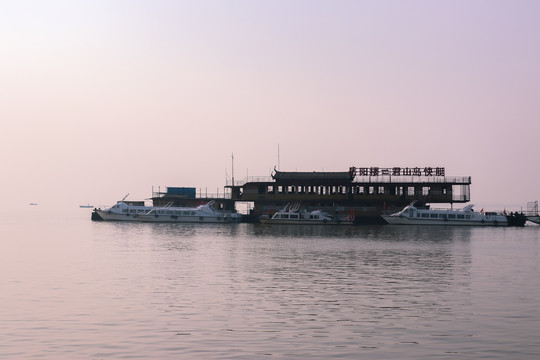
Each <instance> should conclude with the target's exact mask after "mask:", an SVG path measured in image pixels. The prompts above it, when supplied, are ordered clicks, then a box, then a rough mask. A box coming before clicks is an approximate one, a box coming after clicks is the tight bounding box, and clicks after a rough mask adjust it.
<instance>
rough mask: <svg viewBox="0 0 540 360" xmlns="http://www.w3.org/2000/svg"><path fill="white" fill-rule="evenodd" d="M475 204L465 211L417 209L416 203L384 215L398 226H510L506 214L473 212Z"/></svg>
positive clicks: (384, 217) (467, 207) (465, 208)
mask: <svg viewBox="0 0 540 360" xmlns="http://www.w3.org/2000/svg"><path fill="white" fill-rule="evenodd" d="M473 206H474V205H473V204H471V205H467V206H465V207H464V208H463V209H457V210H452V209H429V208H417V207H415V206H414V202H413V203H412V204H410V205H409V206H406V207H405V208H404V209H403V210H401V211H400V212H397V213H395V214H392V215H383V216H382V217H383V219H384V220H386V222H387V223H389V224H397V225H469V226H470V225H475V226H482V225H483V226H485V225H491V226H496V225H503V226H504V225H508V219H507V217H506V215H505V214H501V213H496V212H484V211H483V210H482V211H480V212H477V211H474V210H473Z"/></svg>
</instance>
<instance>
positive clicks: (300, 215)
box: [259, 204, 354, 225]
mask: <svg viewBox="0 0 540 360" xmlns="http://www.w3.org/2000/svg"><path fill="white" fill-rule="evenodd" d="M353 220H354V218H353V217H351V216H342V215H336V216H333V215H330V214H329V213H327V212H324V211H322V210H313V211H306V210H304V211H300V206H299V204H294V205H290V204H287V205H286V206H285V207H284V208H283V209H281V210H279V211H277V212H276V213H274V215H272V217H269V216H266V215H262V216H260V217H259V221H260V222H261V223H263V224H285V225H292V224H311V225H317V224H336V225H351V224H352V223H353Z"/></svg>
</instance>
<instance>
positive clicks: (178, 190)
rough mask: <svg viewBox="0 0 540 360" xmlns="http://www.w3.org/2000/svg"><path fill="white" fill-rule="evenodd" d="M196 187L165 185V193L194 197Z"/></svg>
mask: <svg viewBox="0 0 540 360" xmlns="http://www.w3.org/2000/svg"><path fill="white" fill-rule="evenodd" d="M195 194H196V189H195V188H192V187H167V195H180V196H182V197H186V198H190V199H195Z"/></svg>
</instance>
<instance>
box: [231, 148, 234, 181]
mask: <svg viewBox="0 0 540 360" xmlns="http://www.w3.org/2000/svg"><path fill="white" fill-rule="evenodd" d="M231 161H232V186H234V153H233V154H231Z"/></svg>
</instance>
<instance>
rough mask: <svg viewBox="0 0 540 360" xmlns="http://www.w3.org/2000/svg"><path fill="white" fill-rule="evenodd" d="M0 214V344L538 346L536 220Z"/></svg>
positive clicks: (62, 350)
mask: <svg viewBox="0 0 540 360" xmlns="http://www.w3.org/2000/svg"><path fill="white" fill-rule="evenodd" d="M90 214H91V209H79V208H74V209H70V210H69V211H67V212H64V213H57V212H53V211H49V210H47V209H44V208H41V206H37V207H29V208H28V209H23V210H21V211H19V212H15V213H7V212H4V213H2V219H1V220H0V236H1V240H0V284H1V287H2V288H1V292H0V299H1V302H0V303H1V304H2V307H1V308H0V358H5V359H34V358H36V359H259V358H267V359H272V358H278V359H329V358H333V359H359V358H364V359H398V358H399V359H434V358H436V359H538V358H539V357H540V341H539V340H538V339H539V337H540V310H538V299H539V297H540V266H539V264H540V259H539V253H540V227H539V226H536V225H534V226H525V227H523V228H501V227H498V228H487V227H486V228H480V227H479V228H467V227H438V226H390V225H386V226H384V225H377V226H346V227H339V226H324V225H319V226H309V225H308V226H295V225H289V226H286V225H263V224H206V225H199V224H151V223H113V222H92V221H90Z"/></svg>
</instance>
